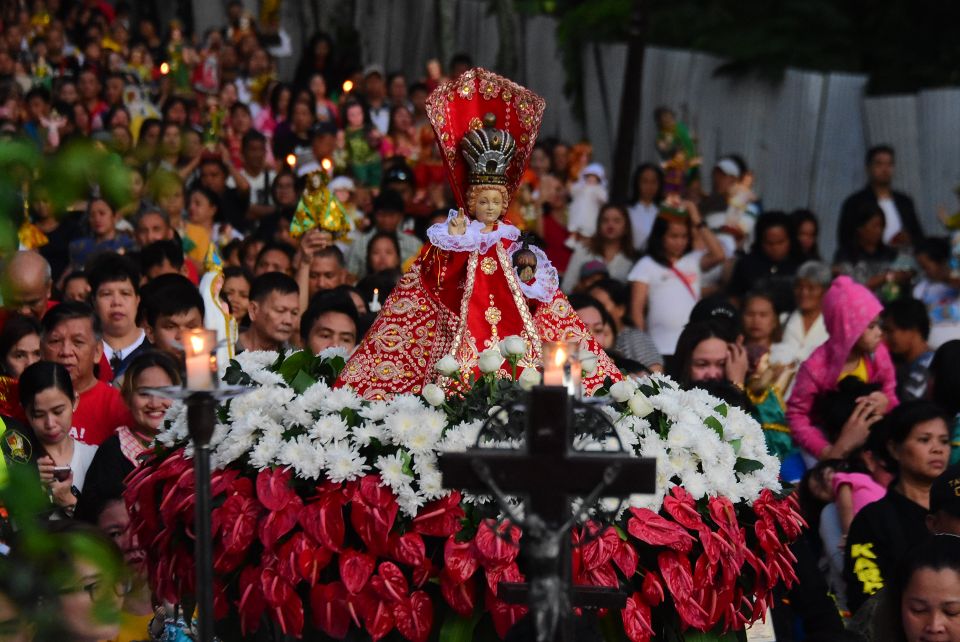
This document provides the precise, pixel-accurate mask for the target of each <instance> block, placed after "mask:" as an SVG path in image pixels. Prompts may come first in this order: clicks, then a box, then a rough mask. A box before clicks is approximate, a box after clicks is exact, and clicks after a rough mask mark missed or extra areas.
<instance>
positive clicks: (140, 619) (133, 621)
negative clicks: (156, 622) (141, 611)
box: [109, 611, 153, 642]
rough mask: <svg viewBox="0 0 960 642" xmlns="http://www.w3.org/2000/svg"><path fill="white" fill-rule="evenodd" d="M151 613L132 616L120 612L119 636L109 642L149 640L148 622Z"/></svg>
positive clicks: (150, 618) (143, 641)
mask: <svg viewBox="0 0 960 642" xmlns="http://www.w3.org/2000/svg"><path fill="white" fill-rule="evenodd" d="M151 620H153V613H147V614H146V615H134V614H133V613H127V612H126V611H122V612H121V613H120V634H119V635H117V637H115V638H113V639H112V640H109V642H148V641H149V640H150V633H149V631H148V628H149V627H150V621H151Z"/></svg>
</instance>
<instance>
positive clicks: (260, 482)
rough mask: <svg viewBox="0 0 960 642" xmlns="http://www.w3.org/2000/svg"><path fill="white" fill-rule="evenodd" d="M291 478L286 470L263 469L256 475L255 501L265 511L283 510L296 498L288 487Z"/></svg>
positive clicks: (289, 472)
mask: <svg viewBox="0 0 960 642" xmlns="http://www.w3.org/2000/svg"><path fill="white" fill-rule="evenodd" d="M292 476H293V473H292V472H291V471H290V469H288V468H272V469H271V468H264V469H263V470H261V471H260V473H259V474H258V475H257V499H259V500H260V503H261V504H263V506H264V507H265V508H266V509H267V510H272V511H278V510H283V509H284V508H286V506H287V504H289V503H290V502H292V501H293V500H294V498H295V497H297V493H296V492H294V490H293V488H291V487H290V478H291V477H292Z"/></svg>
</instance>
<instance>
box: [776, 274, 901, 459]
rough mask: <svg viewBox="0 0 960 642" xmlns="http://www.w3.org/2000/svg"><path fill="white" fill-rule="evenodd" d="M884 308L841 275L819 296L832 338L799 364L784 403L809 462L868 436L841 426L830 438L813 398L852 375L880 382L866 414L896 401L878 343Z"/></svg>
mask: <svg viewBox="0 0 960 642" xmlns="http://www.w3.org/2000/svg"><path fill="white" fill-rule="evenodd" d="M882 310H883V306H881V305H880V302H879V301H878V300H877V298H876V297H875V296H873V294H872V293H871V292H870V291H869V290H868V289H867V288H866V287H864V286H862V285H860V284H858V283H855V282H854V281H853V280H852V279H851V278H850V277H847V276H840V277H837V279H836V280H835V281H834V282H833V285H831V286H830V289H829V290H827V293H826V294H825V295H824V297H823V319H824V323H825V325H826V327H827V331H828V332H829V334H830V338H829V339H828V340H827V341H826V343H824V344H823V345H821V346H820V347H819V348H817V349H816V350H815V351H814V352H813V354H811V355H810V358H809V359H807V360H806V361H804V362H803V364H802V365H801V366H800V370H799V372H798V373H797V379H796V383H795V385H794V389H793V394H791V395H790V399H789V401H788V403H787V421H788V423H789V425H790V430H791V432H792V434H793V438H794V440H795V441H796V442H797V443H798V444H799V445H800V447H801V448H803V449H804V451H806V455H807V457H808V458H809V460H810V461H811V462H813V461H815V460H817V459H840V458H843V457H845V456H846V455H848V454H849V453H850V452H851V451H853V450H854V449H855V448H856V447H858V446H860V445H862V444H863V442H864V440H865V439H866V432H865V428H863V427H862V426H860V427H858V428H857V429H856V430H853V429H851V430H843V431H842V432H841V433H840V434H839V435H838V436H837V438H836V439H834V440H831V439H830V438H829V436H828V435H827V434H826V432H825V431H824V429H823V426H822V423H820V420H819V419H818V418H817V417H816V413H815V412H814V409H815V405H816V402H817V398H818V397H820V396H821V395H823V394H825V393H827V392H829V391H831V390H836V389H837V385H838V383H839V382H840V380H841V379H842V378H844V377H846V376H853V377H856V378H857V379H860V380H861V381H864V382H867V383H876V384H879V387H880V388H879V390H876V391H874V392H871V393H870V394H869V395H866V396H865V398H864V400H863V403H864V404H865V406H866V407H867V410H869V415H870V416H882V415H883V414H885V413H886V412H887V411H888V410H890V409H892V408H893V407H894V406H896V405H897V403H898V401H897V395H896V385H897V379H896V373H895V372H894V368H893V362H892V360H891V359H890V353H889V351H888V350H887V347H886V346H885V345H884V344H883V343H882V342H881V339H882V337H883V332H882V330H881V329H880V320H879V315H880V312H881V311H882Z"/></svg>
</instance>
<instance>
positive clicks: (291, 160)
mask: <svg viewBox="0 0 960 642" xmlns="http://www.w3.org/2000/svg"><path fill="white" fill-rule="evenodd" d="M296 164H297V155H296V154H287V165H289V166H290V167H293V166H294V165H296Z"/></svg>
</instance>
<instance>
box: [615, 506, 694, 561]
mask: <svg viewBox="0 0 960 642" xmlns="http://www.w3.org/2000/svg"><path fill="white" fill-rule="evenodd" d="M630 513H631V514H633V517H631V518H630V520H629V521H628V522H627V532H628V533H630V534H631V535H633V536H634V537H636V538H637V539H638V540H640V541H641V542H644V543H646V544H650V545H651V546H666V547H669V548H672V549H673V550H675V551H680V552H682V553H688V552H690V549H692V548H693V537H692V536H691V535H690V533H688V532H687V531H686V530H684V529H683V527H681V526H680V525H678V524H676V523H674V522H671V521H668V520H666V519H664V518H663V517H661V516H660V515H658V514H656V513H654V512H653V511H652V510H650V509H648V508H631V509H630Z"/></svg>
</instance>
